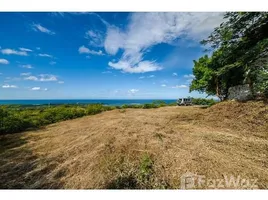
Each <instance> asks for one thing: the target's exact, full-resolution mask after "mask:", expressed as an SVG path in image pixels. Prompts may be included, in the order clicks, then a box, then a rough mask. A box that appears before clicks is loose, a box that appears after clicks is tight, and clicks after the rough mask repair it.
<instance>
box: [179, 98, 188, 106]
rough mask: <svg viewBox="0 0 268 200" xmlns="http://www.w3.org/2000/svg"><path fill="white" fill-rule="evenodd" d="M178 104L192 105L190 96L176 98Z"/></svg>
mask: <svg viewBox="0 0 268 200" xmlns="http://www.w3.org/2000/svg"><path fill="white" fill-rule="evenodd" d="M177 105H178V106H191V105H192V98H180V99H178V100H177Z"/></svg>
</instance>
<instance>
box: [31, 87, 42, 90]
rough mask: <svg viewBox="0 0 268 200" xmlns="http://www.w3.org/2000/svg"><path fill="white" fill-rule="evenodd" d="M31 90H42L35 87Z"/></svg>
mask: <svg viewBox="0 0 268 200" xmlns="http://www.w3.org/2000/svg"><path fill="white" fill-rule="evenodd" d="M31 90H41V87H33V88H31Z"/></svg>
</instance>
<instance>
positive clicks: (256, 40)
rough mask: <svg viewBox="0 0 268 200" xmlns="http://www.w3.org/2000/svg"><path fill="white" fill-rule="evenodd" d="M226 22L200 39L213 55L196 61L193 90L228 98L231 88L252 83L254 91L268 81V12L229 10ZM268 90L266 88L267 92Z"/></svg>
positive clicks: (264, 86) (261, 90)
mask: <svg viewBox="0 0 268 200" xmlns="http://www.w3.org/2000/svg"><path fill="white" fill-rule="evenodd" d="M224 20H225V21H224V22H223V23H222V24H220V26H219V27H216V28H215V29H214V31H213V32H212V33H211V34H210V36H209V37H208V38H207V39H205V40H203V41H201V44H202V45H204V46H206V47H207V48H208V49H206V51H212V54H211V56H208V55H205V56H202V57H201V58H199V59H198V60H197V61H194V68H193V74H194V75H195V79H194V80H193V81H192V83H191V85H190V91H193V90H197V91H200V92H206V93H207V94H208V95H217V96H218V97H219V98H220V99H221V100H223V99H225V98H227V95H228V89H229V88H230V87H232V86H236V85H240V84H249V86H250V89H251V91H252V93H253V94H255V93H256V92H259V93H265V91H266V90H267V83H268V64H267V61H268V60H267V59H268V13H267V12H227V13H225V15H224ZM266 92H267V91H266Z"/></svg>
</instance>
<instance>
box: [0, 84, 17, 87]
mask: <svg viewBox="0 0 268 200" xmlns="http://www.w3.org/2000/svg"><path fill="white" fill-rule="evenodd" d="M2 88H18V86H16V85H9V84H4V85H2Z"/></svg>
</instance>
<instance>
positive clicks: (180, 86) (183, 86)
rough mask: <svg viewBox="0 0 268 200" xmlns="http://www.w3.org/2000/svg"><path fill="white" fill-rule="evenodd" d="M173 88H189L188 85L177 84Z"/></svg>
mask: <svg viewBox="0 0 268 200" xmlns="http://www.w3.org/2000/svg"><path fill="white" fill-rule="evenodd" d="M172 88H188V86H187V85H175V86H173V87H172Z"/></svg>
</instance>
